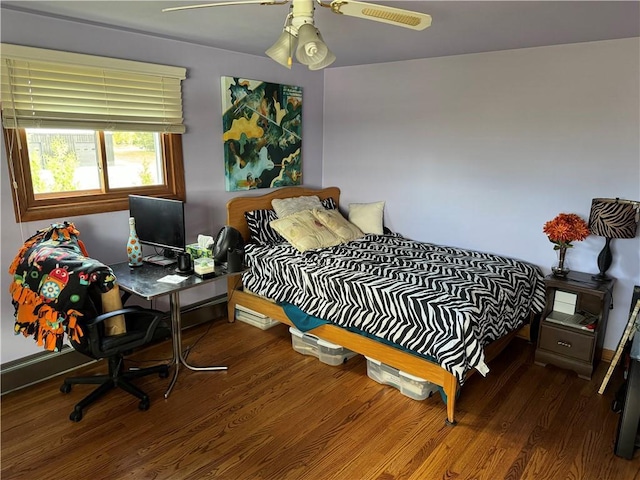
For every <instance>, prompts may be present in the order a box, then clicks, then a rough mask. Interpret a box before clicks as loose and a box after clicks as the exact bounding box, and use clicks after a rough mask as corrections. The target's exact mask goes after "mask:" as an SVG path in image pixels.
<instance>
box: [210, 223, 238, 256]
mask: <svg viewBox="0 0 640 480" xmlns="http://www.w3.org/2000/svg"><path fill="white" fill-rule="evenodd" d="M229 249H232V250H236V249H240V250H244V240H243V239H242V234H241V233H240V232H239V231H238V230H236V229H235V228H233V227H230V226H229V225H225V226H224V227H222V229H220V231H219V232H218V236H217V237H216V241H215V242H214V244H213V259H214V260H215V261H216V263H224V262H226V261H227V253H228V252H229Z"/></svg>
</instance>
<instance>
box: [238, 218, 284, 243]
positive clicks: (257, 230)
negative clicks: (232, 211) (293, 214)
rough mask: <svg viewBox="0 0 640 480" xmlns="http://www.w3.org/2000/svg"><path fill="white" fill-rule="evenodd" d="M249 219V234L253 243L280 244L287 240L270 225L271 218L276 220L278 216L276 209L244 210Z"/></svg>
mask: <svg viewBox="0 0 640 480" xmlns="http://www.w3.org/2000/svg"><path fill="white" fill-rule="evenodd" d="M244 218H245V219H246V220H247V227H248V228H249V235H250V238H251V241H252V242H253V243H258V244H260V245H278V244H280V243H285V242H286V240H285V239H284V238H283V237H282V236H281V235H280V234H279V233H278V232H276V231H275V230H274V229H273V228H271V225H269V222H271V220H276V219H277V218H278V216H277V215H276V212H275V210H252V211H250V212H244Z"/></svg>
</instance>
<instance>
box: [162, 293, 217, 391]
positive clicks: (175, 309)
mask: <svg viewBox="0 0 640 480" xmlns="http://www.w3.org/2000/svg"><path fill="white" fill-rule="evenodd" d="M169 306H170V311H171V343H172V344H173V366H174V369H173V377H172V378H171V382H170V383H169V388H168V389H167V391H166V392H165V394H164V398H169V395H170V394H171V390H173V386H174V385H175V383H176V380H178V370H179V368H180V364H181V363H182V365H184V366H185V367H187V368H188V369H189V370H193V371H199V372H200V371H220V370H227V367H225V366H211V367H196V366H194V365H190V364H189V363H187V360H186V359H185V358H184V353H183V351H182V328H181V327H182V320H181V317H180V297H179V293H178V292H174V293H172V294H171V295H169Z"/></svg>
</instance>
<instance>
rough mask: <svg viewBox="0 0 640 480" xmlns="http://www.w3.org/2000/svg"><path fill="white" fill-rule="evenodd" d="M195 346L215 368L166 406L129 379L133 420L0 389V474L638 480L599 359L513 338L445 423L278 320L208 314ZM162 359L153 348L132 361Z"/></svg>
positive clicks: (119, 408) (46, 390)
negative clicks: (329, 358) (617, 441)
mask: <svg viewBox="0 0 640 480" xmlns="http://www.w3.org/2000/svg"><path fill="white" fill-rule="evenodd" d="M209 326H210V329H209ZM197 339H200V340H199V341H198V342H197V343H196V345H195V347H194V348H193V349H192V352H191V354H190V356H189V360H190V361H192V362H193V363H195V364H226V365H228V366H229V371H228V372H207V373H201V372H191V371H187V370H185V369H183V370H182V371H181V373H180V377H179V378H178V383H177V384H176V387H175V389H174V391H173V393H172V394H171V396H170V397H169V399H167V400H165V399H164V398H163V393H164V391H165V389H166V387H167V384H168V382H167V380H163V379H159V378H158V377H156V376H152V377H147V378H145V379H141V380H140V381H139V382H138V384H139V385H140V386H142V387H143V389H145V390H146V391H147V393H149V395H150V397H151V408H150V409H149V410H148V411H146V412H143V411H139V410H138V408H137V403H138V402H137V400H136V399H135V398H133V397H131V396H130V395H128V394H126V393H124V392H123V391H120V390H114V391H113V392H112V393H110V394H109V395H108V396H107V397H106V398H104V399H102V400H100V401H99V402H98V403H96V404H94V405H92V406H91V407H89V408H88V409H87V410H86V412H85V416H84V418H83V419H82V421H81V422H79V423H74V422H71V421H69V419H68V416H69V413H70V412H71V410H72V409H73V405H74V404H75V402H76V401H78V400H80V399H81V398H82V397H84V395H85V394H86V393H88V392H89V391H90V389H91V388H93V387H91V386H76V387H74V389H73V390H72V392H71V393H69V394H66V395H65V394H63V393H61V392H60V391H59V386H60V384H61V382H62V377H60V378H56V379H52V380H48V381H45V382H42V383H40V384H38V385H35V386H32V387H29V388H26V389H23V390H20V391H16V392H13V393H9V394H6V395H4V396H3V397H2V399H1V402H2V404H1V407H2V459H1V460H2V467H1V478H2V479H3V480H10V479H28V480H41V479H61V478H64V479H89V478H92V479H121V478H127V479H129V478H130V479H172V480H175V479H179V480H182V479H207V478H216V479H230V480H242V479H270V480H284V479H305V480H328V479H341V480H343V479H344V480H351V479H354V480H361V479H367V480H368V479H379V480H397V479H413V480H431V479H487V480H495V479H503V478H504V479H513V480H516V479H536V480H544V479H553V480H556V479H570V480H587V479H593V480H607V479H610V480H631V479H640V453H639V452H636V455H635V457H634V459H633V460H625V459H622V458H619V457H616V456H615V455H614V454H613V447H614V436H615V432H616V426H617V422H618V418H619V415H618V414H616V413H614V412H613V411H612V410H611V408H610V407H611V401H612V399H613V395H614V392H615V390H616V388H617V387H618V386H619V385H620V382H621V372H619V371H617V372H616V376H615V377H614V378H613V380H612V381H611V383H610V384H609V388H608V389H607V391H606V392H605V394H604V395H603V396H600V395H598V394H597V389H598V387H599V385H600V383H601V381H602V378H603V376H604V373H605V371H606V367H607V365H606V364H601V365H600V367H599V368H598V370H597V372H596V375H595V376H594V378H593V380H591V381H585V380H582V379H579V378H578V377H577V376H576V375H575V374H573V373H571V372H568V371H564V370H560V369H557V368H554V367H551V366H548V367H546V368H543V367H540V366H536V365H534V364H533V347H532V345H530V344H528V343H527V342H525V341H524V340H521V339H516V340H514V341H513V342H512V343H511V345H510V346H509V347H508V348H507V350H506V351H505V352H503V354H501V355H500V356H499V357H498V358H497V359H496V360H495V361H494V362H492V364H491V365H490V367H491V372H490V373H489V375H488V376H487V377H486V378H483V377H481V376H480V375H474V376H473V377H472V378H471V379H470V380H469V381H468V382H467V384H465V386H464V387H463V389H462V393H461V395H460V398H459V402H458V410H457V420H458V425H457V426H455V427H449V426H446V425H445V422H444V420H445V417H446V412H445V407H444V404H443V402H442V400H441V399H440V398H439V396H438V395H434V396H432V397H431V398H429V399H427V400H424V401H415V400H412V399H410V398H407V397H405V396H403V395H402V394H400V392H398V391H397V390H396V389H394V388H392V387H388V386H383V385H379V384H377V383H375V382H374V381H373V380H371V379H369V378H368V377H367V374H366V360H365V359H364V358H363V357H360V356H358V357H355V358H353V359H351V360H349V361H348V362H347V363H346V364H344V365H342V366H338V367H332V366H328V365H325V364H323V363H320V362H319V361H318V360H317V359H315V358H313V357H308V356H303V355H301V354H299V353H296V352H295V351H293V350H292V348H291V339H290V335H289V332H288V329H287V327H286V326H284V325H278V326H276V327H274V328H272V329H270V330H267V331H262V330H259V329H257V328H255V327H252V326H250V325H247V324H244V323H241V322H236V323H232V324H230V323H227V322H226V321H224V320H220V321H216V322H213V323H211V324H209V325H204V326H199V327H195V328H192V329H190V330H189V331H187V332H186V333H185V335H184V340H185V344H189V343H193V342H194V341H196V340H197ZM30 340H31V339H28V340H27V339H22V338H16V341H30ZM170 351H171V348H170V344H169V342H163V343H161V344H158V345H155V346H153V347H151V348H149V349H147V350H145V351H143V352H139V353H138V354H136V356H135V358H137V359H140V360H142V359H167V358H168V357H169V356H170ZM103 369H104V365H102V364H98V365H96V366H92V367H91V368H85V369H83V370H84V372H89V371H91V372H98V371H102V370H103ZM75 373H77V372H74V374H75Z"/></svg>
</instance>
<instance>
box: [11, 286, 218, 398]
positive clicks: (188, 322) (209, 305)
mask: <svg viewBox="0 0 640 480" xmlns="http://www.w3.org/2000/svg"><path fill="white" fill-rule="evenodd" d="M180 315H181V319H182V328H183V329H185V328H189V327H193V326H196V325H200V324H202V323H204V322H209V321H213V320H216V319H219V318H222V317H224V318H226V316H227V296H226V295H221V296H219V297H215V298H211V299H208V300H204V301H202V302H198V303H194V304H192V305H188V306H186V307H184V308H182V309H180ZM23 340H24V339H23ZM95 362H96V360H92V359H90V358H89V357H86V356H85V355H82V354H81V353H78V352H76V351H75V350H74V349H73V348H71V347H69V346H68V345H65V346H63V348H62V351H60V352H49V351H43V352H39V353H35V354H33V355H29V356H28V357H23V358H19V359H18V360H14V361H12V362H7V363H5V364H3V365H1V366H0V395H4V394H5V393H9V392H12V391H14V390H18V389H21V388H25V387H28V386H30V385H34V384H36V383H38V382H42V381H44V380H48V379H50V378H53V377H56V376H58V375H62V374H65V373H67V372H69V371H71V370H75V369H77V368H80V367H83V366H85V365H89V364H91V363H95Z"/></svg>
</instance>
